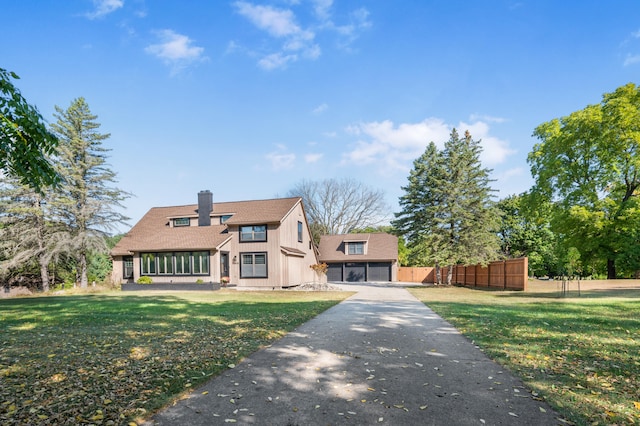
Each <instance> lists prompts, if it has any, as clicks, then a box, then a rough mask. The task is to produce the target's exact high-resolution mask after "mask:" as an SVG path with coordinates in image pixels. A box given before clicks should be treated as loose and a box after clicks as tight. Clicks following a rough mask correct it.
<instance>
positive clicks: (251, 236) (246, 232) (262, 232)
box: [240, 225, 267, 242]
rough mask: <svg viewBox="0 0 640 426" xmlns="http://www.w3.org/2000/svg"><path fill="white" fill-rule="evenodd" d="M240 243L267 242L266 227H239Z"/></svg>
mask: <svg viewBox="0 0 640 426" xmlns="http://www.w3.org/2000/svg"><path fill="white" fill-rule="evenodd" d="M240 241H241V242H248V241H267V225H252V226H241V227H240Z"/></svg>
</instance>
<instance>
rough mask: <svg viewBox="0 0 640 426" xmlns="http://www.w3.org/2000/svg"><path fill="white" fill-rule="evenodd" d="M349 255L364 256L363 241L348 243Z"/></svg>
mask: <svg viewBox="0 0 640 426" xmlns="http://www.w3.org/2000/svg"><path fill="white" fill-rule="evenodd" d="M347 248H348V254H364V242H363V241H351V242H349V243H347Z"/></svg>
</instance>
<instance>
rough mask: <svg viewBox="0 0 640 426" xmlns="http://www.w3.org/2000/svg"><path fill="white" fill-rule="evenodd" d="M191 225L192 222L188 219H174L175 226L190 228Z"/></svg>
mask: <svg viewBox="0 0 640 426" xmlns="http://www.w3.org/2000/svg"><path fill="white" fill-rule="evenodd" d="M190 224H191V221H190V220H189V218H188V217H179V218H176V219H173V226H189V225H190Z"/></svg>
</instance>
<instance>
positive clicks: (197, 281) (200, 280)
mask: <svg viewBox="0 0 640 426" xmlns="http://www.w3.org/2000/svg"><path fill="white" fill-rule="evenodd" d="M196 284H204V281H202V278H198V279H197V280H196Z"/></svg>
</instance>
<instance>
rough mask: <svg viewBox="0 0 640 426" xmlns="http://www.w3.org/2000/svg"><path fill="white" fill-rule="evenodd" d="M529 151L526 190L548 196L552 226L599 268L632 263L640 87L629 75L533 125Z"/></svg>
mask: <svg viewBox="0 0 640 426" xmlns="http://www.w3.org/2000/svg"><path fill="white" fill-rule="evenodd" d="M534 136H536V137H537V138H538V139H540V140H541V142H540V143H538V144H536V145H535V146H534V149H533V151H532V152H531V153H530V154H529V157H528V161H529V163H530V165H531V172H532V175H533V176H534V179H535V186H534V188H533V190H532V192H533V194H535V196H537V197H539V198H543V199H546V200H547V201H549V202H552V203H553V204H554V205H555V207H554V209H553V212H554V214H553V220H552V226H553V230H554V232H555V233H556V234H557V235H558V237H559V238H560V240H561V245H562V246H563V247H565V249H568V248H569V247H575V248H576V249H578V250H579V252H580V255H581V259H582V262H583V265H585V266H586V267H588V268H592V267H595V266H596V265H599V264H602V263H603V261H606V264H607V276H608V277H609V278H616V276H617V275H619V274H618V272H617V269H616V267H618V268H623V269H622V271H621V272H622V274H621V275H627V276H628V275H630V274H631V273H633V272H634V271H636V270H638V269H640V256H639V255H640V249H638V245H639V243H640V206H639V205H638V188H639V187H640V88H639V87H637V86H636V85H634V84H632V83H629V84H627V85H625V86H622V87H619V88H618V89H616V90H615V91H614V92H613V93H607V94H605V95H604V96H603V99H602V102H601V103H600V104H597V105H589V106H587V107H585V108H584V109H582V110H580V111H576V112H573V113H571V114H570V115H568V116H566V117H561V118H559V119H554V120H551V121H549V122H547V123H543V124H541V125H540V126H538V127H537V128H536V129H535V131H534Z"/></svg>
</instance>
